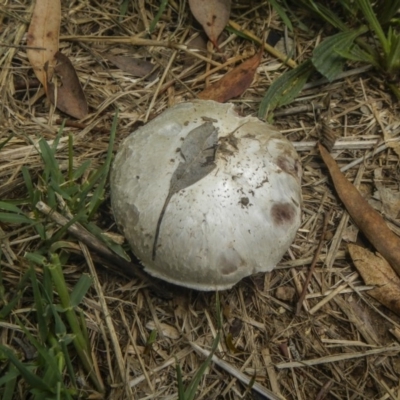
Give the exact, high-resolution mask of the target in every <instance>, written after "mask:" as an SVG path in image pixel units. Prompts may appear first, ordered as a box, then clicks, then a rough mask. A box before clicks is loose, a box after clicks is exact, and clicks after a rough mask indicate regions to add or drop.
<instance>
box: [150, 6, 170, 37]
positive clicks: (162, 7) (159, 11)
mask: <svg viewBox="0 0 400 400" xmlns="http://www.w3.org/2000/svg"><path fill="white" fill-rule="evenodd" d="M167 4H168V0H161V2H160V8H159V9H158V11H157V14H156V16H155V17H154V19H153V21H151V24H150V27H149V32H150V33H153V32H154V29H155V27H156V25H157V22H158V21H159V20H160V18H161V16H162V15H163V14H164V11H165V8H166V7H167Z"/></svg>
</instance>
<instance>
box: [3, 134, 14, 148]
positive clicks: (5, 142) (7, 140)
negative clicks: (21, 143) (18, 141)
mask: <svg viewBox="0 0 400 400" xmlns="http://www.w3.org/2000/svg"><path fill="white" fill-rule="evenodd" d="M13 137H14V133H11V134H10V136H9V137H8V138H7V139H6V140H4V141H3V142H1V143H0V151H1V149H2V148H3V147H4V146H5V145H6V144H7V143H8V142H9V141H10V140H11V139H12V138H13Z"/></svg>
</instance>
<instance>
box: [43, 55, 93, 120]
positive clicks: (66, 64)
mask: <svg viewBox="0 0 400 400" xmlns="http://www.w3.org/2000/svg"><path fill="white" fill-rule="evenodd" d="M54 59H55V60H56V62H57V63H56V66H55V68H54V73H55V74H56V76H57V80H58V81H59V82H58V83H59V85H57V86H56V85H55V84H54V83H53V82H48V97H49V100H50V101H51V102H52V103H53V104H55V105H56V106H57V108H58V109H60V110H61V111H63V112H65V113H66V114H68V115H71V117H74V118H77V119H81V118H83V117H85V116H86V115H87V113H88V105H87V102H86V97H85V94H84V93H83V90H82V87H81V84H80V82H79V79H78V75H77V74H76V72H75V68H74V66H73V65H72V63H71V61H70V60H69V58H68V57H67V56H66V55H64V54H62V53H60V52H57V53H56V54H55V56H54Z"/></svg>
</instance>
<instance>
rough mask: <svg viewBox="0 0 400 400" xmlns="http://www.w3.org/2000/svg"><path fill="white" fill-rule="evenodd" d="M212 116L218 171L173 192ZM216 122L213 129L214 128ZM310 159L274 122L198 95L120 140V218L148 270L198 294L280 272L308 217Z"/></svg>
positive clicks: (115, 177) (115, 204)
mask: <svg viewBox="0 0 400 400" xmlns="http://www.w3.org/2000/svg"><path fill="white" fill-rule="evenodd" d="M205 121H208V122H209V123H210V122H211V123H212V126H214V127H216V128H217V131H218V145H217V147H216V150H215V155H214V157H215V159H214V163H215V167H214V168H213V169H212V170H211V172H208V173H207V174H206V175H205V176H203V177H202V178H201V179H200V180H198V181H196V182H195V183H193V184H191V185H189V186H187V187H184V188H182V189H180V190H178V191H176V192H175V193H173V194H172V195H171V196H170V200H169V202H168V204H167V205H166V208H165V213H164V215H163V217H162V219H161V223H160V226H159V236H158V239H157V246H156V254H153V244H154V241H155V236H156V230H157V224H158V222H159V219H160V213H161V212H162V209H163V206H164V203H165V202H166V198H167V197H168V195H169V193H170V187H171V178H172V177H173V175H174V173H175V171H176V169H177V168H178V165H180V164H181V163H184V162H186V161H187V160H186V159H185V156H184V154H182V152H181V151H180V148H181V147H182V144H183V142H184V140H185V138H186V137H187V136H188V134H189V133H190V132H191V131H193V130H194V129H195V128H197V127H199V126H201V125H203V124H204V123H205ZM208 126H209V125H208ZM301 173H302V170H301V164H300V161H299V157H298V155H297V152H296V150H295V149H294V147H293V145H292V144H291V143H290V142H289V141H288V140H287V139H286V138H284V137H283V136H282V135H281V134H280V133H279V132H278V131H277V130H276V129H275V128H274V127H272V126H270V125H268V124H266V123H264V122H262V121H260V120H259V119H257V118H254V117H251V116H248V117H240V116H238V115H237V114H236V112H235V111H234V109H233V106H232V105H230V104H221V103H216V102H214V101H205V100H198V101H193V102H191V103H182V104H179V105H177V106H174V107H172V108H170V109H168V110H166V111H164V112H163V113H162V114H161V115H159V116H158V117H156V118H155V119H154V120H152V121H151V122H149V123H148V124H146V125H145V126H143V127H141V128H139V129H138V130H136V131H135V132H133V133H132V134H131V135H130V136H129V137H127V138H126V139H125V140H124V141H123V142H122V143H121V145H120V148H119V151H118V153H117V155H116V157H115V161H114V163H113V168H112V171H111V180H110V181H111V204H112V209H113V212H114V216H115V219H116V221H117V224H118V226H119V228H120V229H121V231H122V232H123V234H124V236H125V237H126V239H127V241H128V242H129V244H130V246H131V248H132V250H133V252H134V254H135V255H136V256H137V257H138V258H139V259H140V260H141V262H142V264H143V266H144V268H145V270H146V271H147V272H148V273H150V274H151V275H153V276H156V277H158V278H161V279H164V280H166V281H168V282H171V283H174V284H177V285H181V286H186V287H189V288H193V289H198V290H217V289H219V290H221V289H228V288H230V287H232V286H233V285H234V284H235V283H237V282H238V281H240V280H241V279H242V278H244V277H246V276H248V275H251V274H254V273H257V272H267V271H271V270H272V269H273V268H274V267H275V266H276V264H277V263H278V262H279V261H280V259H281V258H282V256H283V255H284V253H285V252H286V251H287V249H288V248H289V246H290V244H291V243H292V241H293V240H294V237H295V235H296V231H297V229H298V228H299V226H300V221H301V203H302V198H301Z"/></svg>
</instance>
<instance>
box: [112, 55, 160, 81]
mask: <svg viewBox="0 0 400 400" xmlns="http://www.w3.org/2000/svg"><path fill="white" fill-rule="evenodd" d="M107 59H108V60H110V61H111V62H112V63H113V64H114V65H115V66H116V67H118V68H120V69H122V71H124V72H127V73H128V74H131V75H133V76H137V77H139V78H142V77H144V76H146V75H148V74H150V72H151V71H153V69H154V68H155V65H154V64H152V63H151V62H150V61H146V60H140V59H138V58H134V57H129V56H113V55H109V56H107Z"/></svg>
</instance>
